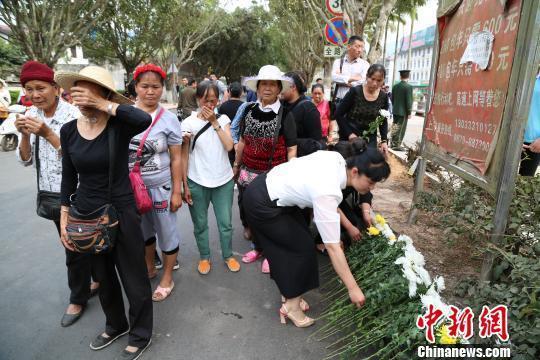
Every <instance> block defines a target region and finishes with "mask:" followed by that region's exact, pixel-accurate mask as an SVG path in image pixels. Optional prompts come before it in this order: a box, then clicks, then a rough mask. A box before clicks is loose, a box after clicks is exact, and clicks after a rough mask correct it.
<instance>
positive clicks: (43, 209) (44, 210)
mask: <svg viewBox="0 0 540 360" xmlns="http://www.w3.org/2000/svg"><path fill="white" fill-rule="evenodd" d="M39 138H40V137H39V136H36V146H35V148H36V154H35V156H34V157H35V159H36V172H37V190H38V192H37V197H36V213H37V214H38V216H40V217H42V218H45V219H48V220H53V221H60V193H57V192H53V191H45V190H40V189H39V176H40V174H41V166H40V161H39Z"/></svg>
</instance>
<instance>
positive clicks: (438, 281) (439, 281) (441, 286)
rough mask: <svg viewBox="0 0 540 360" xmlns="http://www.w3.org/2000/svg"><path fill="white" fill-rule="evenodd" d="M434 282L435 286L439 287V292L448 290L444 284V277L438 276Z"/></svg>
mask: <svg viewBox="0 0 540 360" xmlns="http://www.w3.org/2000/svg"><path fill="white" fill-rule="evenodd" d="M433 282H434V283H435V285H436V286H437V291H438V292H440V291H443V290H444V289H446V286H445V284H444V278H443V277H442V276H437V277H436V278H435V279H434V280H433Z"/></svg>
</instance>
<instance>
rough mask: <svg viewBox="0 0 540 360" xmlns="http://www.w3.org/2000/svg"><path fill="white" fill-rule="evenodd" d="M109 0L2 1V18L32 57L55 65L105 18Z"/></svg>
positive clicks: (19, 44)
mask: <svg viewBox="0 0 540 360" xmlns="http://www.w3.org/2000/svg"><path fill="white" fill-rule="evenodd" d="M104 6H105V0H96V1H84V0H73V1H62V0H9V1H2V3H1V4H0V22H3V23H5V24H6V25H7V26H9V28H10V30H11V33H10V37H9V41H10V42H12V43H14V44H17V45H18V46H19V47H20V48H21V50H22V52H23V53H24V54H26V56H27V57H28V58H30V59H34V60H37V61H41V62H43V63H46V64H47V65H49V66H51V67H52V66H54V65H55V64H56V62H57V61H58V59H59V58H61V57H62V56H64V54H65V52H66V50H67V49H69V48H70V47H72V46H75V45H78V44H79V43H80V42H81V40H82V39H84V38H85V37H86V36H87V35H88V32H89V30H90V29H91V28H92V27H93V26H94V25H95V24H96V23H98V22H99V21H100V20H101V19H102V14H103V9H104Z"/></svg>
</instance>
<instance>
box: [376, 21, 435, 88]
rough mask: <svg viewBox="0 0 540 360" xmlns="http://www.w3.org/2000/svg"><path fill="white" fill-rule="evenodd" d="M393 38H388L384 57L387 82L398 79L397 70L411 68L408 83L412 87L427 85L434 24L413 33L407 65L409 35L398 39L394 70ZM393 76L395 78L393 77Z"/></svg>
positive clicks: (433, 40) (391, 82)
mask: <svg viewBox="0 0 540 360" xmlns="http://www.w3.org/2000/svg"><path fill="white" fill-rule="evenodd" d="M395 41H396V40H395V38H394V39H388V41H387V43H386V57H385V59H384V66H385V67H386V70H387V73H388V79H389V81H388V83H389V84H393V83H395V82H397V81H399V73H398V71H399V70H406V69H408V70H411V77H410V79H409V83H410V84H411V85H413V86H414V87H418V88H420V87H427V86H428V85H429V76H430V73H431V60H432V58H433V46H434V43H435V25H432V26H430V27H428V28H425V29H423V30H419V31H417V32H415V33H413V38H412V43H411V48H412V52H411V63H410V66H408V65H407V56H408V54H409V35H407V36H404V37H402V38H401V39H399V41H398V54H397V62H396V67H397V71H394V54H395V44H396V43H395ZM394 76H395V79H394Z"/></svg>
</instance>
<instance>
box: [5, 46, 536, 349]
mask: <svg viewBox="0 0 540 360" xmlns="http://www.w3.org/2000/svg"><path fill="white" fill-rule="evenodd" d="M363 52H364V41H363V40H362V38H360V37H357V36H352V37H351V38H350V41H349V43H348V46H347V54H346V55H345V56H344V57H342V58H340V59H336V61H335V62H334V66H333V70H332V79H333V81H334V83H335V84H336V87H335V90H334V91H333V93H332V96H331V99H325V91H324V90H325V89H324V85H323V84H321V83H320V82H319V81H317V82H316V83H315V84H313V85H312V86H311V97H308V96H307V95H306V93H307V91H308V86H309V80H310V79H306V77H305V75H304V74H303V73H302V72H301V71H290V72H286V73H283V72H282V71H281V70H280V69H279V68H278V67H276V66H274V65H265V66H263V67H261V69H260V70H259V73H258V75H256V76H252V77H249V78H245V79H244V81H243V84H240V83H238V82H233V83H231V84H230V85H229V86H228V87H227V86H225V85H224V83H223V82H221V81H220V80H218V79H217V77H216V76H215V75H214V74H211V75H210V76H209V78H208V79H207V80H203V81H200V82H197V81H196V80H195V79H193V78H185V79H183V83H182V89H181V91H180V95H179V103H178V110H177V114H176V115H175V114H173V113H172V112H170V111H168V110H165V109H164V108H163V106H162V105H160V99H161V97H162V95H163V91H164V86H165V81H166V74H165V72H164V71H163V69H161V68H160V67H159V66H156V65H153V64H145V65H141V66H139V67H137V68H136V70H135V72H134V74H133V83H132V91H133V94H132V96H131V97H132V98H133V99H134V100H135V101H133V100H132V99H130V98H128V97H125V96H123V95H121V94H119V93H118V92H117V91H116V90H115V87H114V83H113V81H112V76H111V74H110V73H108V72H107V71H106V70H105V69H103V68H100V67H97V66H88V67H86V68H84V69H82V70H81V71H80V72H78V73H73V72H58V73H56V74H55V73H54V71H53V70H52V69H51V68H49V67H48V66H47V65H45V64H41V63H38V62H36V61H29V62H27V63H25V64H24V65H23V67H22V71H21V74H20V81H21V84H22V86H23V87H24V89H25V92H26V96H27V97H28V98H29V100H31V101H32V104H33V105H32V106H31V107H30V109H29V110H28V112H27V113H26V114H25V115H24V116H20V117H18V118H17V121H16V126H17V129H18V130H19V132H20V139H19V147H18V149H17V151H16V153H17V157H18V158H19V160H20V162H21V163H22V164H23V165H27V166H28V165H31V164H34V165H35V166H36V169H37V184H38V213H39V214H40V216H43V217H45V218H47V219H49V220H52V221H53V222H54V224H55V227H56V229H57V232H58V236H59V238H60V241H61V243H62V244H63V246H64V248H65V255H66V266H67V274H68V276H67V277H68V286H69V288H70V299H69V306H68V308H67V309H66V311H65V314H64V315H63V317H62V320H61V325H62V326H70V325H72V324H73V323H75V322H76V321H77V320H78V319H79V318H80V317H81V316H82V315H83V312H84V309H85V307H86V304H87V302H88V300H89V298H90V297H91V296H93V295H95V294H99V300H100V303H101V306H102V309H103V312H104V313H105V317H106V323H105V327H104V329H103V331H100V333H99V334H98V335H97V336H96V337H95V338H94V340H93V341H92V342H91V344H90V347H91V348H92V349H93V350H100V349H103V348H105V347H106V346H108V345H110V344H111V343H112V342H113V341H115V340H116V339H118V338H120V337H121V336H123V335H126V334H128V343H127V346H126V348H125V349H124V350H123V352H122V354H121V356H122V358H124V359H137V358H138V357H139V356H140V355H141V354H142V353H143V351H144V350H145V349H146V348H147V347H148V346H149V345H150V343H151V339H152V332H153V306H154V304H153V303H154V302H161V301H164V300H166V299H167V298H168V297H169V296H171V294H172V292H173V289H174V288H175V283H174V280H173V278H174V275H173V271H174V270H175V269H176V268H178V254H179V253H180V251H181V248H182V241H181V240H182V239H183V238H185V237H186V234H183V233H182V231H181V229H178V227H177V211H178V209H179V208H180V207H181V206H183V204H186V205H187V206H188V207H189V213H190V216H191V220H192V222H193V227H194V237H195V241H196V245H197V248H198V251H199V260H198V264H197V271H198V273H200V274H201V275H206V274H208V273H209V272H210V271H211V269H212V268H213V264H214V261H215V259H213V258H212V255H211V247H210V243H209V221H208V209H209V207H210V204H212V208H213V211H214V215H215V217H216V224H217V230H218V233H219V242H220V248H221V258H222V260H223V264H224V266H225V268H226V269H227V270H228V271H230V272H232V273H236V272H238V271H240V269H241V264H240V262H239V261H238V259H236V258H235V256H234V253H233V245H232V244H233V241H232V240H233V223H232V213H233V206H234V205H233V202H234V192H235V188H237V190H238V197H237V203H238V207H239V211H240V219H241V222H242V225H243V228H244V232H243V236H244V238H245V239H246V240H249V241H250V242H251V244H252V246H251V250H250V251H248V252H247V253H245V254H243V255H242V257H241V259H240V260H241V262H242V263H244V264H251V263H255V262H257V261H260V262H261V271H262V273H269V274H270V276H271V278H272V279H273V280H274V281H275V283H276V285H277V288H278V290H279V293H280V295H281V305H280V309H279V317H280V319H281V322H283V323H285V322H286V321H287V320H291V321H292V322H293V324H294V325H296V326H297V327H307V326H310V325H312V324H313V323H314V319H312V318H310V317H308V316H307V315H306V312H307V311H308V310H309V309H310V306H309V304H308V303H307V302H306V300H305V299H304V298H303V296H304V294H305V293H306V292H307V291H309V290H312V289H315V288H317V287H318V285H319V277H318V260H317V259H318V258H317V251H318V252H320V253H323V254H326V255H327V256H329V258H330V261H331V263H332V265H333V267H334V269H335V271H336V273H337V274H338V276H339V277H340V278H341V280H342V282H343V284H344V286H345V287H346V288H347V291H348V293H349V296H350V300H351V302H352V303H353V304H355V305H356V306H358V307H361V306H363V304H364V303H365V297H364V295H363V293H362V290H361V288H360V286H359V285H358V284H357V282H356V280H355V279H354V277H353V275H352V274H351V272H350V269H349V267H348V264H347V260H346V258H345V255H344V251H343V247H344V244H345V246H346V245H347V244H350V243H351V242H352V241H358V240H360V238H361V232H362V230H363V229H365V228H366V227H367V226H369V225H371V216H372V211H371V202H372V199H373V196H372V194H371V190H373V188H374V187H375V186H376V184H377V183H378V182H381V181H384V180H385V179H387V178H388V177H389V175H390V166H389V165H388V163H387V162H386V157H387V154H388V140H389V139H388V135H389V134H388V133H389V126H388V125H389V124H388V117H387V116H382V117H381V116H380V114H381V113H382V112H381V110H386V111H388V110H390V109H392V102H391V98H390V96H389V94H388V91H385V87H384V84H385V79H386V70H385V68H384V67H383V66H382V65H379V64H372V65H370V64H368V63H367V62H366V61H365V60H363V59H362V54H363ZM407 75H408V73H407V71H404V72H402V80H403V81H402V82H403V84H401V85H399V86H398V87H394V90H393V93H394V96H397V98H398V99H396V100H397V101H396V102H399V103H400V104H399V105H398V106H397V107H396V106H394V110H395V111H396V115H397V116H398V121H397V123H396V124H394V125H396V126H398V127H397V128H395V129H396V130H394V131H395V135H393V137H394V136H396V137H395V138H394V139H393V140H394V141H395V143H394V144H393V145H394V146H395V147H399V146H400V144H401V141H402V139H403V131H404V130H403V129H404V127H406V119H407V118H408V117H409V116H410V112H411V109H410V104H409V103H410V97H409V92H410V85H408V84H407V83H406V79H407V77H408V76H407ZM61 89H64V90H65V91H66V92H67V94H68V95H69V98H68V99H69V101H70V102H71V103H70V102H68V101H66V100H64V98H63V97H61V96H60V95H61V94H62V90H61ZM179 90H180V89H179ZM246 91H247V92H248V96H246V101H244V100H243V99H244V96H243V95H244V92H246ZM401 93H402V94H401ZM400 97H403V98H404V99H405V102H404V103H403V104H401V100H399V98H400ZM394 105H395V104H394ZM377 121H378V122H377ZM374 123H375V124H376V126H373V124H374ZM531 132H532V130H531ZM535 136H536V135H535ZM534 139H535V138H533V137H532V136H531V137H530V139H529V140H527V141H528V143H526V146H527V150H530V151H534V150H535V149H536V148H535V145H536V142H535V140H534ZM137 176H140V183H139V182H138V180H137V179H138V177H137ZM141 183H142V185H143V191H142V193H141V192H140V191H138V189H139V190H140V188H138V187H137V186H138V185H141ZM145 199H147V201H148V202H149V204H150V205H149V208H145V210H143V208H144V206H143V205H142V204H143V203H144V201H146V200H145ZM55 201H57V204H58V207H57V208H55V207H54V204H55ZM40 209H41V210H43V211H41V212H40ZM45 210H47V211H45ZM45 213H46V214H45ZM44 214H45V215H44ZM96 214H98V215H96ZM96 216H97V217H96ZM94 219H97V220H96V221H97V222H96V223H93V221H94ZM312 227H315V228H316V229H317V232H318V235H317V236H316V237H315V238H314V237H313V235H312V231H311V228H312ZM95 229H97V230H96V232H95V233H92V234H97V235H95V236H94V235H92V236H94V237H93V239H94V240H96V239H98V240H99V241H93V242H92V241H91V242H90V243H88V244H87V243H84V244H83V245H81V244H82V241H80V240H81V239H82V238H83V237H84V236H83V235H85V234H86V233H89V232H90V231H91V230H92V231H94V230H95ZM77 232H78V233H80V234H79V235H80V236H79V235H78V234H77ZM88 238H92V237H91V236H87V237H86V238H85V239H88ZM103 244H105V246H103ZM158 247H159V249H160V250H161V259H158V260H159V262H160V263H161V262H162V267H163V271H162V273H161V277H160V278H159V283H158V285H157V286H156V288H155V289H154V291H152V288H151V283H150V279H152V278H155V277H157V276H158V267H157V266H156V264H157V262H156V249H157V248H158ZM103 249H105V250H103ZM102 250H103V252H102V253H101V251H102ZM122 288H123V289H124V291H125V293H126V296H127V299H128V303H129V312H128V313H129V317H128V318H126V316H125V310H124V306H125V305H124V300H123V297H122V290H121V289H122Z"/></svg>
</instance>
